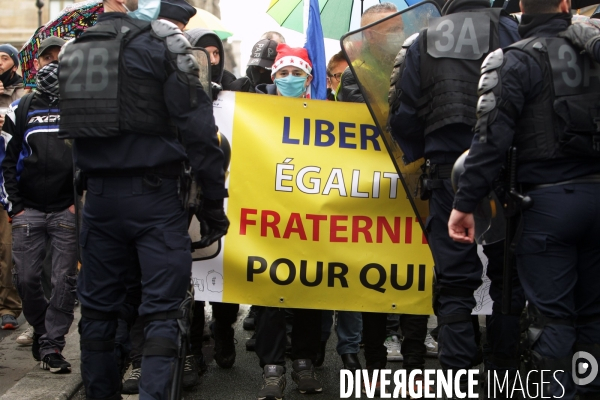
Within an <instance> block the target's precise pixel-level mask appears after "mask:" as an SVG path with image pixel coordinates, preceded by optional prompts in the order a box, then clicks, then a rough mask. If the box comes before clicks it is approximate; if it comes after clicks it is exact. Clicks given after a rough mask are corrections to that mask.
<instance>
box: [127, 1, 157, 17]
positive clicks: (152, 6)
mask: <svg viewBox="0 0 600 400" xmlns="http://www.w3.org/2000/svg"><path fill="white" fill-rule="evenodd" d="M123 7H125V9H126V10H127V15H129V16H130V17H131V18H135V19H139V20H142V21H154V20H156V19H157V18H158V14H159V13H160V0H139V2H138V8H137V10H135V11H130V10H129V9H128V8H127V6H126V5H125V4H124V3H123Z"/></svg>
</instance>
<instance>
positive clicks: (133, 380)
mask: <svg viewBox="0 0 600 400" xmlns="http://www.w3.org/2000/svg"><path fill="white" fill-rule="evenodd" d="M141 377H142V368H141V366H140V365H133V366H132V367H131V372H130V373H129V377H128V378H127V379H126V380H125V382H123V386H122V387H121V393H122V394H138V393H139V392H140V378H141Z"/></svg>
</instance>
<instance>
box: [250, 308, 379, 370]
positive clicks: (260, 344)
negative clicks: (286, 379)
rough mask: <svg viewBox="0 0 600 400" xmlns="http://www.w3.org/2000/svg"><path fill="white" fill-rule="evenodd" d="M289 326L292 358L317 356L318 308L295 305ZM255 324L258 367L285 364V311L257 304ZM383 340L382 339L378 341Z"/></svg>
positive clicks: (318, 336) (319, 334) (319, 312)
mask: <svg viewBox="0 0 600 400" xmlns="http://www.w3.org/2000/svg"><path fill="white" fill-rule="evenodd" d="M291 311H292V312H293V314H294V326H293V329H292V360H298V359H310V360H312V361H313V362H314V361H315V359H316V358H317V352H318V351H319V346H320V344H321V310H308V309H301V308H295V309H292V310H291ZM258 313H259V317H258V324H257V325H256V348H255V350H256V355H257V356H258V359H259V362H260V367H261V368H264V366H265V365H282V366H284V367H285V346H286V341H287V340H286V318H285V310H284V309H282V308H275V307H260V308H259V310H258ZM382 343H383V342H382Z"/></svg>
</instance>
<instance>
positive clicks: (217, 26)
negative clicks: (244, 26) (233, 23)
mask: <svg viewBox="0 0 600 400" xmlns="http://www.w3.org/2000/svg"><path fill="white" fill-rule="evenodd" d="M196 11H198V12H197V13H196V15H194V16H193V17H192V18H191V19H190V22H188V24H187V25H186V26H185V29H186V30H187V29H194V28H204V29H209V30H211V31H213V32H214V33H216V34H217V36H218V37H219V38H220V39H221V40H224V39H227V38H228V37H230V36H233V32H231V31H230V30H229V29H227V28H226V27H225V25H223V22H222V21H221V20H220V19H219V18H217V17H215V16H214V15H213V14H211V13H209V12H208V11H206V10H203V9H201V8H197V7H196Z"/></svg>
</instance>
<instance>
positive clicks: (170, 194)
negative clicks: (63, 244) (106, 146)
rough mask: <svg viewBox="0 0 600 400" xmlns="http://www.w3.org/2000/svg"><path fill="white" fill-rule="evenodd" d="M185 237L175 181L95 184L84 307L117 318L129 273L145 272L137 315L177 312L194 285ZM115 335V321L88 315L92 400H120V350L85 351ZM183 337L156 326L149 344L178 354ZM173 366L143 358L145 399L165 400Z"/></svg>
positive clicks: (86, 357) (172, 324)
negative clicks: (116, 399) (156, 342)
mask: <svg viewBox="0 0 600 400" xmlns="http://www.w3.org/2000/svg"><path fill="white" fill-rule="evenodd" d="M187 229H188V226H187V214H186V212H185V211H184V210H183V209H182V207H181V203H180V201H179V199H178V196H177V182H176V180H175V179H167V178H162V181H161V183H160V184H158V185H155V186H150V185H149V184H148V183H147V182H146V179H144V178H142V177H129V178H116V177H114V178H96V177H91V178H89V179H88V191H87V198H86V203H85V207H84V209H83V224H82V229H81V236H80V245H81V247H82V258H83V265H84V266H85V267H83V268H82V271H81V273H80V276H79V280H78V294H79V299H80V300H81V304H82V307H83V308H88V309H90V310H94V311H96V312H100V313H114V314H118V313H119V312H120V311H121V310H122V308H123V307H122V305H123V304H124V303H125V302H126V297H127V293H130V292H131V289H132V288H131V287H128V285H130V284H131V279H130V278H131V276H132V273H131V270H132V269H135V268H140V269H141V276H142V279H141V281H142V303H141V305H140V306H139V314H140V315H141V316H142V317H143V316H145V315H149V314H154V313H159V312H167V311H176V310H178V309H179V306H180V304H181V302H182V301H183V299H184V298H185V295H186V292H187V290H188V289H189V286H190V279H191V266H192V257H191V252H190V250H191V243H190V238H189V235H188V233H187ZM132 249H133V251H134V252H135V254H136V255H137V259H136V257H132ZM138 262H139V264H138ZM138 265H139V266H138ZM82 310H83V309H82ZM107 315H111V314H107ZM116 329H117V320H116V319H110V318H103V319H100V318H92V317H88V316H86V314H85V312H83V311H82V318H81V321H80V326H79V331H80V337H81V342H82V350H81V375H82V378H83V382H84V385H85V387H86V395H87V398H88V399H102V398H107V397H110V396H117V395H118V394H119V391H120V386H121V379H120V376H119V373H118V368H117V362H116V357H115V352H114V350H112V349H99V348H97V347H96V346H91V347H87V348H86V346H85V342H88V341H89V342H96V343H100V342H104V343H110V342H111V341H112V340H114V339H115V333H116ZM178 334H179V327H178V324H177V321H176V320H175V319H167V320H159V321H151V322H149V323H147V324H146V325H145V327H144V335H145V338H146V341H148V339H149V338H162V339H166V340H167V341H169V342H171V343H172V345H173V346H175V344H176V341H177V337H178ZM175 360H176V358H175V357H171V356H154V355H144V356H143V357H142V371H143V372H142V378H141V382H140V399H165V398H167V394H168V392H169V389H170V386H171V380H172V370H173V365H174V363H175Z"/></svg>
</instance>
